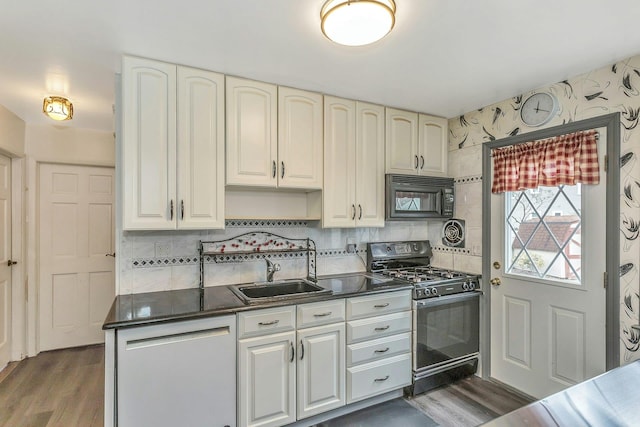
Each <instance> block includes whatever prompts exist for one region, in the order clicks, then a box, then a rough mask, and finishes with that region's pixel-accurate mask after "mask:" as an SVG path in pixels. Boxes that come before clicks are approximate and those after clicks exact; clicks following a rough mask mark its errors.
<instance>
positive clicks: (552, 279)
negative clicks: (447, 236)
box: [490, 130, 606, 398]
mask: <svg viewBox="0 0 640 427" xmlns="http://www.w3.org/2000/svg"><path fill="white" fill-rule="evenodd" d="M605 141H606V136H605V135H604V130H601V131H600V139H599V144H598V145H599V147H598V152H599V156H600V177H601V178H600V184H598V185H583V186H580V185H576V186H560V187H540V188H538V189H535V190H526V191H519V192H507V193H504V194H498V195H496V194H492V195H491V196H490V197H491V230H492V235H491V263H492V268H491V279H493V280H492V283H493V284H492V285H491V286H492V288H491V302H490V304H491V376H492V377H493V378H495V379H497V380H499V381H501V382H503V383H505V384H507V385H509V386H512V387H514V388H516V389H518V390H520V391H523V392H524V393H527V394H529V395H531V396H534V397H536V398H543V397H545V396H548V395H550V394H552V393H555V392H558V391H560V390H563V389H564V388H566V387H569V386H571V385H574V384H577V383H579V382H581V381H584V380H586V379H588V378H591V377H593V376H596V375H598V374H600V373H603V372H604V371H605V368H606V364H605V363H606V360H605V359H606V354H605V353H606V345H605V338H606V332H605V314H606V310H605V297H606V295H605V288H604V286H603V284H604V281H603V278H604V272H605V270H606V265H605V261H606V257H605V255H606V251H605V247H606V245H605V242H606V233H605V231H606V227H605V225H606V223H605V219H606V215H605V208H606V205H605V203H604V200H606V173H605V172H604V164H605V159H604V153H605V152H606V150H605Z"/></svg>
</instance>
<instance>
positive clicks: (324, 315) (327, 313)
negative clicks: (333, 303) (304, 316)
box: [313, 311, 331, 317]
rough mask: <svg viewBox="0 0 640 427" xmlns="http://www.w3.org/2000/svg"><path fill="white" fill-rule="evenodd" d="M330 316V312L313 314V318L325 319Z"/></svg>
mask: <svg viewBox="0 0 640 427" xmlns="http://www.w3.org/2000/svg"><path fill="white" fill-rule="evenodd" d="M327 316H331V312H330V311H327V312H326V313H320V314H314V315H313V317H327Z"/></svg>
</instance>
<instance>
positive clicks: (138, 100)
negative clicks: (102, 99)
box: [121, 56, 224, 230]
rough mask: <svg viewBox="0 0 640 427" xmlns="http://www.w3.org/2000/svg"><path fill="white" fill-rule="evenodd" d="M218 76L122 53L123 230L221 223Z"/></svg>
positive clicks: (221, 116) (216, 225) (221, 111)
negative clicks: (123, 55)
mask: <svg viewBox="0 0 640 427" xmlns="http://www.w3.org/2000/svg"><path fill="white" fill-rule="evenodd" d="M222 79H223V76H222V75H220V74H216V73H212V72H206V71H202V70H196V69H191V68H187V67H179V66H176V65H173V64H167V63H163V62H158V61H152V60H147V59H142V58H134V57H127V56H125V57H124V58H123V66H122V142H121V144H122V165H123V170H122V189H123V190H122V192H123V224H124V229H125V230H170V229H176V228H224V193H223V192H224V186H223V184H224V183H223V182H222V176H221V174H222V171H223V168H224V164H223V163H222V162H223V156H222V152H223V149H224V145H223V143H224V140H223V136H224V134H223V133H222V132H223V126H224V109H223V101H222V100H223V99H224V87H223V85H222V81H223V80H222Z"/></svg>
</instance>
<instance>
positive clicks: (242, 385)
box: [238, 331, 296, 427]
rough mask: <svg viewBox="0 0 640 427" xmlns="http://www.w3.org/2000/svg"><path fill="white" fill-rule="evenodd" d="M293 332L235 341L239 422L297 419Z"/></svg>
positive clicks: (275, 423)
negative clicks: (236, 342)
mask: <svg viewBox="0 0 640 427" xmlns="http://www.w3.org/2000/svg"><path fill="white" fill-rule="evenodd" d="M295 339H296V333H295V331H291V332H285V333H280V334H273V335H266V336H262V337H256V338H248V339H244V340H240V341H238V358H239V361H238V423H239V424H238V425H240V426H263V427H266V426H281V425H285V424H289V423H292V422H294V421H295V420H296V411H295V408H296V369H295V367H296V364H295V354H294V342H295Z"/></svg>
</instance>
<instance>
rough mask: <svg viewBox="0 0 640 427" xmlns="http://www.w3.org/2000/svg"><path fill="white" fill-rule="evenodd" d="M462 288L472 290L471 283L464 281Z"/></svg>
mask: <svg viewBox="0 0 640 427" xmlns="http://www.w3.org/2000/svg"><path fill="white" fill-rule="evenodd" d="M462 289H464V290H465V291H469V290H471V287H470V286H469V283H467V282H464V283H463V284H462Z"/></svg>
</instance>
